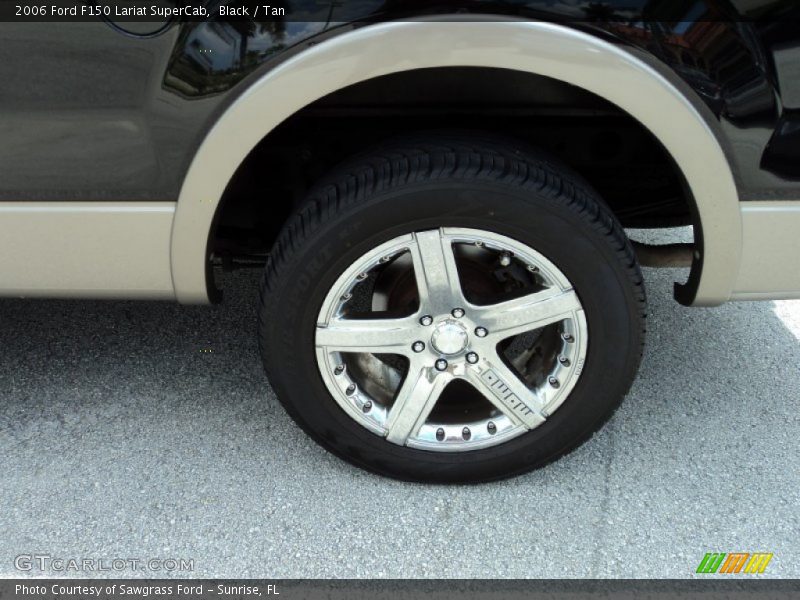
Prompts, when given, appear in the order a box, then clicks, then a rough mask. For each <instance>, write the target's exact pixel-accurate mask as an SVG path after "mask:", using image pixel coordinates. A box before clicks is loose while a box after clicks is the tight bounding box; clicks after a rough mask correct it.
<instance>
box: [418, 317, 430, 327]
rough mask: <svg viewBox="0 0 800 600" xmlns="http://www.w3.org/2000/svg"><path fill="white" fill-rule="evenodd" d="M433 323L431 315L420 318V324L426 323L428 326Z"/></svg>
mask: <svg viewBox="0 0 800 600" xmlns="http://www.w3.org/2000/svg"><path fill="white" fill-rule="evenodd" d="M431 323H433V317H432V316H430V315H425V316H424V317H422V318H420V320H419V324H420V325H424V326H425V327H427V326H428V325H430V324H431Z"/></svg>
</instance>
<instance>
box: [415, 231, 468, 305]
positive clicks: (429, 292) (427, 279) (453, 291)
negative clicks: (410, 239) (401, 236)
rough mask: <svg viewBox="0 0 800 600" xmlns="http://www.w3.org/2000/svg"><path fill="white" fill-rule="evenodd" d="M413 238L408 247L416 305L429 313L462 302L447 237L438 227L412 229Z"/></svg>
mask: <svg viewBox="0 0 800 600" xmlns="http://www.w3.org/2000/svg"><path fill="white" fill-rule="evenodd" d="M414 240H415V243H414V244H413V245H412V247H411V248H410V251H411V258H412V260H413V263H414V276H415V279H416V282H417V291H418V293H419V296H420V306H421V307H424V309H425V310H426V311H427V312H433V313H436V312H450V310H451V309H453V308H455V307H456V306H463V304H464V294H463V293H462V291H461V281H460V280H459V276H458V269H457V267H456V259H455V255H454V254H453V247H452V243H451V242H450V240H449V239H448V238H446V237H444V236H443V235H442V231H441V230H439V229H437V230H434V231H423V232H421V233H415V234H414Z"/></svg>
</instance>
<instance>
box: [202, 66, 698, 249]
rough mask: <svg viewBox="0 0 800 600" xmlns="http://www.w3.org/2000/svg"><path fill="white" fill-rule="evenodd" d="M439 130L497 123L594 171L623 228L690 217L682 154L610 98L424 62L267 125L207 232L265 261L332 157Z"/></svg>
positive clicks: (490, 127)
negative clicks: (677, 156) (675, 155)
mask: <svg viewBox="0 0 800 600" xmlns="http://www.w3.org/2000/svg"><path fill="white" fill-rule="evenodd" d="M268 109H269V108H268V107H266V108H265V110H268ZM432 129H436V130H442V129H458V130H462V131H463V130H474V131H480V132H490V133H494V134H498V133H499V134H502V135H506V136H511V137H514V138H517V139H519V140H520V141H523V142H526V143H528V144H530V145H532V146H535V147H538V148H540V149H542V150H544V151H546V152H548V153H550V154H551V155H553V156H555V157H556V158H557V159H559V160H560V161H562V162H563V163H566V164H567V165H569V166H570V167H571V168H572V169H574V170H575V171H577V172H578V173H580V174H581V175H582V176H583V177H584V178H585V179H586V180H588V181H589V183H590V184H591V185H592V186H593V187H594V188H595V189H596V190H597V191H598V192H599V193H600V195H601V196H602V197H603V198H604V199H605V201H606V202H607V203H608V204H609V205H610V207H611V209H612V210H613V212H614V214H615V215H616V216H617V217H618V218H619V219H620V221H621V222H622V224H623V225H624V226H626V227H671V226H677V225H684V224H688V223H690V222H691V220H692V206H693V201H692V199H691V197H690V193H689V191H688V188H687V186H686V185H685V182H684V178H683V175H682V173H681V172H680V170H679V169H678V167H677V165H676V164H675V163H674V161H673V160H672V158H671V157H670V156H669V154H668V153H667V152H666V150H665V149H664V148H663V147H662V145H661V143H660V142H659V141H658V140H657V139H656V138H655V137H654V136H653V135H652V134H651V133H650V132H649V131H648V130H647V129H646V128H645V127H644V126H642V125H641V124H640V123H639V122H638V121H636V120H635V119H633V118H632V117H631V116H629V115H628V114H627V113H625V112H624V111H622V110H621V109H620V108H618V107H617V106H615V105H613V104H611V103H610V102H607V101H606V100H604V99H602V98H600V97H598V96H596V95H594V94H592V93H590V92H587V91H585V90H583V89H580V88H578V87H575V86H572V85H569V84H567V83H564V82H561V81H558V80H555V79H552V78H548V77H544V76H539V75H535V74H531V73H527V72H521V71H513V70H506V69H497V68H482V67H481V68H476V67H446V68H431V69H417V70H411V71H405V72H401V73H395V74H392V75H386V76H382V77H377V78H374V79H370V80H367V81H364V82H361V83H358V84H355V85H352V86H349V87H346V88H344V89H341V90H339V91H337V92H334V93H333V94H330V95H328V96H326V97H324V98H322V99H320V100H318V101H316V102H314V103H312V104H310V105H308V106H306V107H305V108H303V109H302V110H300V111H298V112H297V113H295V114H294V115H293V116H292V117H290V118H289V119H287V120H286V121H285V122H284V123H282V124H281V125H280V126H279V127H277V128H276V129H274V130H273V131H272V132H271V133H270V134H268V135H267V136H266V137H265V138H264V139H263V140H262V141H261V142H260V143H259V144H258V145H257V146H256V147H255V148H254V149H253V151H252V152H251V153H250V154H249V156H248V157H247V158H246V159H245V161H244V162H243V163H242V164H241V165H240V167H239V168H238V170H237V171H236V173H235V175H234V177H233V178H232V179H231V181H230V182H229V184H228V186H227V188H226V191H225V193H224V195H223V198H222V201H221V203H220V208H219V210H218V213H217V218H216V227H215V231H214V232H213V233H212V236H213V237H212V238H211V243H212V245H211V249H212V251H213V254H214V256H215V257H216V258H220V257H222V258H223V259H224V258H226V257H228V258H231V259H233V260H236V261H244V260H246V259H247V257H250V258H251V259H252V262H254V263H256V264H258V263H259V257H261V259H262V260H263V256H265V254H266V253H267V252H268V251H269V248H270V247H271V245H272V243H273V242H274V240H275V238H276V237H277V235H278V233H279V232H280V229H281V228H282V226H283V224H284V223H285V221H286V219H287V218H288V217H289V216H290V215H291V214H292V212H293V211H294V210H295V209H296V208H297V207H298V205H299V204H300V203H301V202H302V200H303V198H304V196H305V194H306V192H307V191H308V189H309V187H311V186H312V185H313V184H314V183H315V182H316V181H318V180H319V179H320V178H321V177H322V176H323V175H324V174H325V173H326V172H327V171H329V170H330V169H331V168H333V167H334V166H335V165H336V164H338V163H339V162H341V161H342V160H344V159H345V158H347V157H348V156H350V155H353V154H356V153H358V152H361V151H363V150H364V149H365V148H367V147H369V146H372V145H375V144H379V143H380V142H381V141H382V140H385V139H389V138H392V137H396V136H397V135H400V134H406V133H409V132H412V131H424V130H432Z"/></svg>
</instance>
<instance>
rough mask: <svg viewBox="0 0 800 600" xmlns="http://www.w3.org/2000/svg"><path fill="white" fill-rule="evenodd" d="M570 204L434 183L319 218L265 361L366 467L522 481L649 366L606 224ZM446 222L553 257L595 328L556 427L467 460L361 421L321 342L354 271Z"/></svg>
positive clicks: (322, 430)
mask: <svg viewBox="0 0 800 600" xmlns="http://www.w3.org/2000/svg"><path fill="white" fill-rule="evenodd" d="M564 198H565V196H564V195H563V194H562V195H557V196H555V197H553V196H549V195H545V194H543V193H541V192H539V191H537V190H535V189H526V188H522V187H520V186H514V185H501V184H498V183H497V182H481V181H475V180H472V181H462V182H453V181H446V182H445V181H439V182H424V183H419V184H406V185H403V186H401V187H397V188H395V189H385V190H383V191H380V192H378V193H375V194H374V195H372V196H371V197H369V198H368V199H366V200H363V201H362V202H360V203H356V202H352V203H350V205H348V206H346V207H345V208H344V210H339V211H338V212H337V213H336V214H335V216H333V218H329V219H325V220H319V221H318V226H317V227H316V228H315V230H313V231H311V232H306V235H307V238H306V241H305V243H303V244H301V245H300V246H299V247H297V248H295V249H294V253H293V254H292V256H291V258H290V261H289V263H288V264H286V265H284V268H283V269H282V271H281V273H282V275H283V276H282V277H280V278H279V279H278V281H273V282H272V285H271V288H270V289H271V291H270V293H269V294H268V296H267V297H266V298H265V301H264V307H263V309H264V310H265V311H266V314H264V315H262V332H261V333H262V335H261V340H262V352H263V353H264V359H265V365H266V367H267V371H268V374H269V377H270V381H271V383H272V385H273V387H274V389H275V390H276V392H277V393H278V396H279V398H281V399H282V401H283V402H284V404H285V405H286V407H287V409H288V410H289V411H290V413H291V415H292V416H293V418H294V419H295V420H296V421H297V422H298V423H299V424H300V425H301V426H302V427H303V428H304V429H305V430H306V431H307V432H309V433H310V434H311V435H312V436H313V437H314V438H315V439H316V440H317V441H319V442H320V443H321V444H322V445H324V446H325V447H326V448H328V449H330V450H332V451H333V452H334V453H336V454H338V455H340V456H344V457H346V458H347V459H348V460H351V461H353V462H356V463H358V464H360V465H361V466H363V467H365V468H367V469H370V470H373V471H378V472H381V473H384V474H390V475H392V476H394V477H399V478H408V479H414V480H420V479H425V480H431V481H442V482H445V481H461V480H467V479H468V480H476V479H478V480H488V479H496V478H501V477H506V476H509V475H513V474H515V473H518V472H521V471H525V470H528V469H530V468H532V467H534V466H537V465H541V464H544V463H546V462H549V460H552V459H553V458H555V457H557V456H559V455H560V454H562V453H564V452H565V451H566V450H568V449H569V448H571V447H573V446H575V445H577V444H578V443H579V442H580V441H582V439H583V438H585V437H586V436H587V435H588V434H591V432H592V431H594V430H595V429H596V428H597V426H598V424H599V423H602V421H603V420H604V419H605V418H606V417H607V415H608V413H609V412H610V411H612V410H613V409H614V408H615V406H616V404H617V402H618V401H619V399H621V398H622V397H623V396H624V395H625V393H626V392H627V388H628V385H629V382H630V380H631V379H632V378H633V374H635V371H636V369H637V368H638V362H639V356H640V348H641V343H642V339H641V337H642V332H641V326H640V323H639V319H640V316H639V314H638V306H639V304H638V300H637V298H636V296H635V290H633V289H632V286H631V284H630V281H629V279H628V274H627V273H626V271H625V269H624V266H623V265H621V264H620V253H619V250H618V249H615V248H613V247H612V246H611V244H609V242H608V239H607V237H606V236H605V235H604V234H605V233H607V231H603V228H604V227H606V225H604V224H603V222H602V219H601V220H600V221H599V224H598V221H597V220H596V219H595V220H592V219H589V218H587V215H585V214H582V213H581V212H580V211H578V210H575V209H574V207H572V208H571V207H570V206H568V204H567V203H566V202H565V201H564ZM595 202H599V200H595ZM609 226H610V225H609ZM439 227H466V228H473V229H483V230H488V231H492V232H495V233H499V234H502V235H505V236H508V237H510V238H513V239H515V240H517V241H519V242H521V243H523V244H525V245H527V246H530V247H532V248H534V249H535V250H536V251H538V252H540V253H541V254H543V255H544V256H546V257H547V258H548V259H549V260H550V261H552V262H553V263H554V264H555V265H556V266H557V267H558V268H559V269H560V270H561V271H562V272H563V273H564V275H565V276H566V277H567V278H568V279H569V280H570V282H571V283H572V285H573V287H574V289H575V291H576V292H577V294H578V296H579V298H580V300H581V303H582V305H583V307H584V311H585V314H586V319H587V323H588V330H589V334H588V347H587V355H586V361H585V364H584V366H583V370H582V373H581V374H580V377H579V379H578V382H577V384H576V386H575V387H574V388H573V390H572V392H571V393H570V395H569V397H568V398H567V399H566V400H565V402H564V403H563V404H562V405H561V406H560V407H559V408H558V410H557V411H555V413H554V414H553V415H552V416H550V417H549V418H548V420H547V421H546V422H545V423H543V424H542V425H541V426H539V427H537V428H536V429H534V430H532V431H530V432H527V433H525V434H523V435H521V436H519V437H517V438H515V439H513V440H510V441H508V442H506V443H503V444H501V445H498V446H495V447H490V448H486V449H482V450H473V451H469V452H464V453H439V452H431V451H423V450H416V449H411V448H407V447H401V446H397V445H395V444H391V443H389V442H387V441H386V440H384V439H383V438H381V437H379V436H377V435H375V434H374V433H372V432H370V431H368V430H367V429H365V428H364V427H362V426H361V425H359V424H358V423H357V422H356V421H355V420H353V419H352V418H351V417H349V416H348V415H347V414H346V413H345V411H344V410H343V409H342V408H341V407H340V406H339V405H338V404H337V402H336V401H335V400H334V399H333V397H332V396H331V394H330V393H329V391H328V389H327V387H326V386H325V384H324V382H323V380H322V377H321V375H320V372H319V368H318V366H317V358H316V352H315V346H314V333H315V326H316V322H317V317H318V314H319V311H320V307H321V306H322V303H323V301H324V298H325V296H326V295H327V294H328V292H329V290H330V289H331V287H332V286H333V285H334V283H335V282H336V280H337V279H338V278H339V276H340V275H341V273H342V272H344V270H345V269H347V268H348V267H349V266H350V265H351V264H353V262H355V261H356V260H358V259H359V258H360V257H361V256H363V255H364V254H365V253H367V252H368V251H370V250H371V249H373V248H374V247H375V246H377V245H379V244H381V243H383V242H386V241H388V240H390V239H392V238H395V237H397V236H400V235H404V234H408V233H410V232H414V231H422V230H426V229H435V228H439ZM587 432H588V433H587Z"/></svg>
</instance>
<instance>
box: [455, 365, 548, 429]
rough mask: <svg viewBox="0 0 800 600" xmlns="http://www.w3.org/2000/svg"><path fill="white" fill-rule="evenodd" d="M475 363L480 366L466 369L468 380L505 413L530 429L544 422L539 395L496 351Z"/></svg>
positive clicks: (515, 421)
mask: <svg viewBox="0 0 800 600" xmlns="http://www.w3.org/2000/svg"><path fill="white" fill-rule="evenodd" d="M476 366H477V367H478V368H477V369H467V371H466V375H465V379H466V380H467V381H468V382H469V383H470V384H472V386H473V387H475V388H476V389H477V390H478V391H479V392H480V393H481V394H483V395H484V396H485V397H486V399H487V400H489V402H491V403H492V404H494V406H495V407H497V409H498V410H500V411H501V412H502V413H503V414H504V415H506V416H507V417H508V418H509V419H511V420H512V421H513V422H514V423H516V424H518V425H522V426H524V427H525V428H527V429H533V428H534V427H536V426H538V425H541V424H542V422H544V420H545V419H544V415H543V414H542V402H541V400H540V399H539V397H538V396H537V395H536V393H535V392H534V391H533V390H531V389H529V388H528V386H527V385H525V383H524V382H523V381H522V380H521V379H520V378H519V376H518V375H517V374H516V373H514V372H513V371H512V370H511V369H510V368H508V367H507V366H506V365H505V363H504V362H503V361H502V360H501V359H500V357H499V356H498V355H497V353H496V352H492V353H491V354H490V355H489V359H488V360H487V359H482V360H481V361H480V363H478V365H476Z"/></svg>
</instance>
